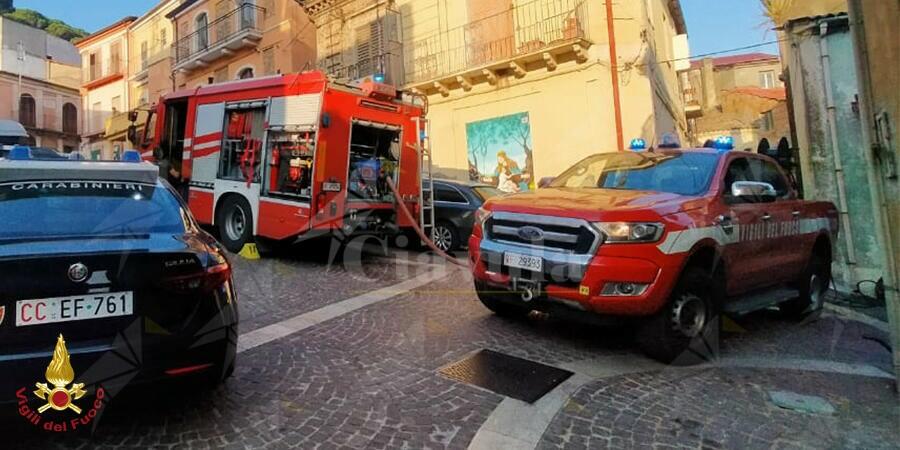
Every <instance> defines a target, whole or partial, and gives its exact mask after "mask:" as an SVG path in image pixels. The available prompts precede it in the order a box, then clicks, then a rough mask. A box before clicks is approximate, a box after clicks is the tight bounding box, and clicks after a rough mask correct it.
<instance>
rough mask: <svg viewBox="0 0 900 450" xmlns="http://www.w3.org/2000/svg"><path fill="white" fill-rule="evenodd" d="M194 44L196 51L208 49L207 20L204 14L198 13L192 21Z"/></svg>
mask: <svg viewBox="0 0 900 450" xmlns="http://www.w3.org/2000/svg"><path fill="white" fill-rule="evenodd" d="M194 33H195V36H196V37H195V38H194V42H195V43H196V44H197V51H200V50H203V49H205V48H207V47H209V18H208V17H207V16H206V13H200V15H198V16H197V18H196V19H194Z"/></svg>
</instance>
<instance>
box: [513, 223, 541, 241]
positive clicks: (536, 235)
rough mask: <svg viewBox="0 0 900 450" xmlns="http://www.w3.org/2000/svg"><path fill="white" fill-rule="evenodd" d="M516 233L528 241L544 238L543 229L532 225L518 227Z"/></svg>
mask: <svg viewBox="0 0 900 450" xmlns="http://www.w3.org/2000/svg"><path fill="white" fill-rule="evenodd" d="M517 234H518V235H519V237H520V238H522V239H524V240H526V241H530V242H536V241H541V240H543V239H544V230H541V229H540V228H538V227H533V226H531V225H528V226H524V227H522V228H519V231H518V233H517Z"/></svg>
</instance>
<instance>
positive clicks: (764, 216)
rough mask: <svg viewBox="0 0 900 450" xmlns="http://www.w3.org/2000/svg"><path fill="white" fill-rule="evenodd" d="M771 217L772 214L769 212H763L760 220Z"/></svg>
mask: <svg viewBox="0 0 900 450" xmlns="http://www.w3.org/2000/svg"><path fill="white" fill-rule="evenodd" d="M771 219H772V215H771V214H769V213H764V214H763V216H762V220H771Z"/></svg>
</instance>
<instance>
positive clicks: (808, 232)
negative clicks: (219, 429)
mask: <svg viewBox="0 0 900 450" xmlns="http://www.w3.org/2000/svg"><path fill="white" fill-rule="evenodd" d="M837 219H838V213H837V209H836V208H835V206H834V205H833V204H831V203H828V202H818V201H805V200H801V199H799V198H798V196H797V192H796V191H795V189H794V188H793V187H792V183H790V182H789V181H788V178H787V177H786V176H785V173H784V172H783V171H782V169H781V167H780V166H779V165H778V164H777V163H776V162H775V161H774V160H773V159H771V158H768V157H766V156H762V155H757V154H752V153H747V152H736V151H720V150H713V149H678V150H670V149H666V150H657V151H643V152H618V153H606V154H598V155H594V156H590V157H588V158H586V159H584V160H582V161H581V162H579V163H577V164H576V165H575V166H573V167H572V168H570V169H568V170H567V171H565V172H564V173H563V174H562V175H560V176H559V177H556V178H555V179H554V180H553V181H552V182H551V183H550V185H549V186H548V187H546V188H541V189H539V190H537V191H536V192H532V193H523V194H516V195H511V196H506V197H500V198H495V199H492V200H490V201H488V202H487V203H486V204H485V205H484V206H483V208H482V209H481V210H479V212H478V213H477V220H476V226H475V229H474V231H473V233H472V236H471V238H470V239H469V258H470V263H471V267H472V272H473V275H474V279H475V288H476V290H477V291H478V296H479V298H480V299H481V301H482V303H484V305H485V306H487V307H488V308H489V309H491V310H492V311H494V312H495V313H497V314H499V315H504V316H518V315H526V314H528V313H529V312H531V311H532V310H538V311H544V312H549V313H551V314H558V315H561V316H571V317H573V318H576V319H590V320H595V319H603V318H612V319H613V321H615V322H622V321H623V319H633V320H634V322H635V325H636V326H637V332H638V334H637V341H638V344H639V346H640V347H641V349H642V350H643V351H644V352H645V353H646V354H647V355H648V356H650V357H653V358H655V359H658V360H660V361H663V362H666V363H673V364H691V363H696V362H700V361H702V360H707V359H711V358H714V357H715V356H716V353H717V351H718V350H717V349H718V338H719V324H720V318H721V317H722V315H723V314H744V313H747V312H751V311H755V310H759V309H763V308H768V307H771V306H776V305H777V306H778V307H779V308H780V309H781V311H783V312H784V313H786V314H789V315H791V316H794V317H798V318H802V317H805V316H807V315H809V314H812V313H816V312H818V311H819V310H821V308H822V305H823V294H824V292H825V291H826V290H827V288H828V285H829V283H830V279H831V261H832V243H833V241H834V237H835V234H836V233H837V224H838V221H837ZM601 322H603V320H601Z"/></svg>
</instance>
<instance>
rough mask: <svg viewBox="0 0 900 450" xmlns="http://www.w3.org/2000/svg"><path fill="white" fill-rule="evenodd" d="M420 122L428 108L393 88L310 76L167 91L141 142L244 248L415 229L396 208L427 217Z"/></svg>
mask: <svg viewBox="0 0 900 450" xmlns="http://www.w3.org/2000/svg"><path fill="white" fill-rule="evenodd" d="M424 124H425V119H424V117H423V108H422V107H420V106H418V105H416V104H413V103H411V102H404V101H402V100H401V98H400V95H398V92H397V91H396V90H395V89H394V88H393V87H392V86H388V85H384V84H378V83H372V82H368V83H363V84H362V85H360V86H359V87H353V86H348V85H343V84H339V83H335V82H333V81H332V80H330V79H328V78H327V77H326V76H325V75H324V74H323V73H321V72H304V73H300V74H291V75H278V76H272V77H266V78H257V79H251V80H240V81H233V82H227V83H220V84H212V85H208V86H202V87H199V88H196V89H191V90H182V91H178V92H174V93H172V94H169V95H167V96H164V97H163V98H162V99H161V100H160V102H159V104H158V105H156V107H155V109H154V110H153V111H152V112H151V113H150V115H149V117H148V119H147V121H146V125H145V128H144V131H143V136H142V137H141V138H140V139H138V140H139V141H140V142H141V144H140V147H141V152H142V155H143V157H144V159H146V160H151V161H154V160H155V161H157V162H159V164H160V168H161V170H160V171H161V176H163V177H167V178H168V179H169V180H170V181H172V182H173V184H174V185H176V187H178V186H179V185H180V186H181V189H180V190H181V192H183V195H186V198H185V200H186V201H187V203H188V205H189V206H190V209H191V211H192V212H193V214H194V216H195V217H196V218H197V220H198V221H199V222H200V223H203V224H209V225H215V226H216V227H217V228H218V230H219V234H220V240H221V241H222V243H223V244H224V245H225V247H226V248H228V249H229V250H231V251H239V250H240V249H241V248H242V247H243V245H244V244H246V243H248V242H252V241H253V240H254V238H256V237H264V238H268V239H273V240H279V241H281V240H296V239H299V238H301V237H306V236H311V235H321V234H328V233H332V232H335V231H337V232H339V233H341V234H343V235H350V234H356V233H364V234H379V235H386V234H392V233H396V232H398V231H400V230H401V229H402V228H406V227H412V226H414V223H411V221H410V220H409V219H408V218H406V217H405V216H403V215H398V214H397V212H396V202H397V201H403V202H406V204H407V207H408V208H409V209H410V210H411V211H413V212H414V213H415V212H417V211H419V198H421V170H420V167H421V166H420V164H421V161H420V155H419V150H420V149H421V147H420V145H419V144H420V143H421V142H420V141H419V139H420V138H422V139H424V136H425V132H424ZM388 179H390V180H391V181H392V182H393V183H394V184H395V186H396V187H397V189H398V192H399V193H400V196H401V197H402V198H400V199H396V198H394V197H395V196H394V194H393V192H392V191H391V189H390V187H389V186H388V184H387V180H388ZM414 215H415V214H414Z"/></svg>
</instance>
